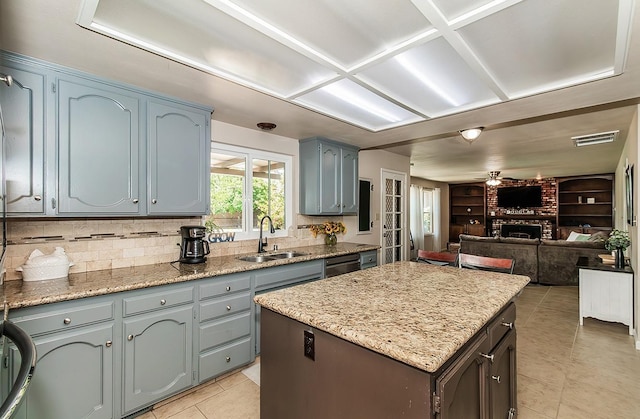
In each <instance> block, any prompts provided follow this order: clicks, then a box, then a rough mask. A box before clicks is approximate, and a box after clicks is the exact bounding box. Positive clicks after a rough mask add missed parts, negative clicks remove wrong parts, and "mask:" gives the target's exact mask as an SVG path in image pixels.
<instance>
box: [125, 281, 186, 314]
mask: <svg viewBox="0 0 640 419" xmlns="http://www.w3.org/2000/svg"><path fill="white" fill-rule="evenodd" d="M145 291H146V292H147V293H145V294H142V295H140V296H136V297H127V298H124V299H123V300H122V310H123V314H124V316H125V317H127V316H131V315H133V314H138V313H144V312H146V311H153V310H159V309H161V308H167V307H174V306H177V305H180V304H185V303H190V302H193V287H185V288H175V289H166V290H163V291H160V292H154V293H151V294H149V293H148V290H145Z"/></svg>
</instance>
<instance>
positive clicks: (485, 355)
mask: <svg viewBox="0 0 640 419" xmlns="http://www.w3.org/2000/svg"><path fill="white" fill-rule="evenodd" d="M480 356H481V357H483V358H487V359H488V360H489V361H491V362H493V354H491V355H487V354H483V353H482V352H480Z"/></svg>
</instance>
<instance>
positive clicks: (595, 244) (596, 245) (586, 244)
mask: <svg viewBox="0 0 640 419" xmlns="http://www.w3.org/2000/svg"><path fill="white" fill-rule="evenodd" d="M541 244H542V245H544V246H559V247H578V248H584V249H604V241H583V242H580V241H573V242H570V241H566V240H544V239H543V240H542V241H541Z"/></svg>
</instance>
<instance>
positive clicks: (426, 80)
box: [395, 55, 460, 106]
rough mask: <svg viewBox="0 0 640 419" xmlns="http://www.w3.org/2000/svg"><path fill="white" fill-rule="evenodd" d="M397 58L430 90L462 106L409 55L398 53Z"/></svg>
mask: <svg viewBox="0 0 640 419" xmlns="http://www.w3.org/2000/svg"><path fill="white" fill-rule="evenodd" d="M395 58H396V61H398V62H399V63H400V65H401V66H402V67H403V68H404V69H405V70H407V71H408V72H409V73H410V74H411V75H412V76H413V77H415V78H416V79H418V80H419V81H420V83H422V84H424V85H425V86H427V88H429V90H431V91H432V92H433V93H435V94H437V95H438V96H440V97H441V98H443V99H444V100H446V101H447V102H449V104H450V105H451V106H460V103H459V102H458V101H457V100H455V99H454V98H452V97H451V96H450V95H448V94H447V92H445V91H444V90H442V89H441V88H440V87H438V85H437V84H435V83H434V82H433V81H431V80H429V77H428V75H427V74H425V73H424V72H422V71H420V70H419V69H418V68H417V67H416V66H415V65H413V63H412V62H411V61H410V60H409V59H408V58H407V57H404V56H402V55H398V56H396V57H395Z"/></svg>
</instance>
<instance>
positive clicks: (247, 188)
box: [209, 142, 293, 240]
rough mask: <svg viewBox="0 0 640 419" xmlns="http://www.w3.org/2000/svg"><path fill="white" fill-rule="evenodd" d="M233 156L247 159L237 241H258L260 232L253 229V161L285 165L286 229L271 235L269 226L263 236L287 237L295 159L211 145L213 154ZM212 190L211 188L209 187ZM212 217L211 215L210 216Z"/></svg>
mask: <svg viewBox="0 0 640 419" xmlns="http://www.w3.org/2000/svg"><path fill="white" fill-rule="evenodd" d="M214 153H221V154H225V153H227V154H231V155H237V156H238V157H244V158H245V179H244V196H243V198H242V231H237V232H235V238H236V239H237V240H250V239H258V237H259V236H260V231H259V229H258V230H254V229H253V225H252V224H253V223H252V220H253V170H252V168H253V160H254V159H262V160H271V161H277V162H282V163H284V176H285V185H284V190H285V200H284V202H285V214H284V216H285V227H284V228H283V229H282V230H276V232H275V233H274V234H271V233H269V226H265V229H264V230H263V234H264V233H266V235H267V236H268V237H287V236H288V235H289V228H290V227H291V225H292V222H293V221H292V220H293V158H292V156H290V155H287V154H282V153H274V152H271V151H263V150H258V149H254V148H250V147H243V146H235V145H231V144H225V143H214V142H212V143H211V154H212V155H213V154H214ZM209 177H211V166H209ZM209 188H211V186H209ZM209 215H210V214H209Z"/></svg>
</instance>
